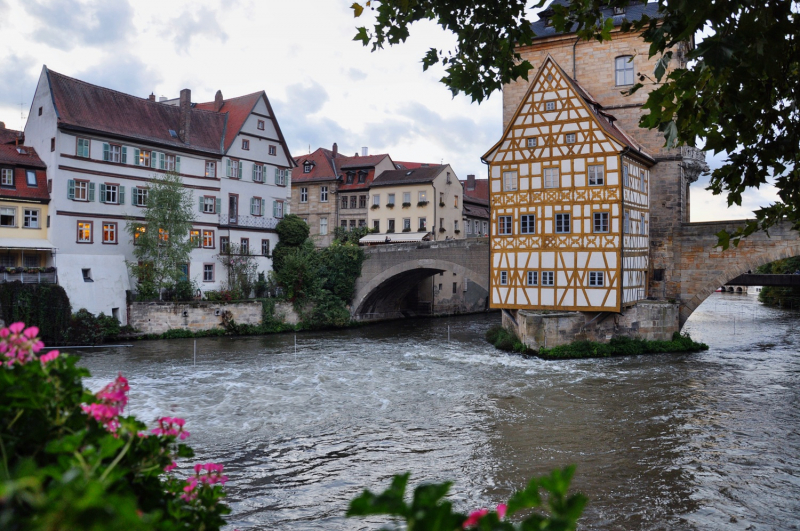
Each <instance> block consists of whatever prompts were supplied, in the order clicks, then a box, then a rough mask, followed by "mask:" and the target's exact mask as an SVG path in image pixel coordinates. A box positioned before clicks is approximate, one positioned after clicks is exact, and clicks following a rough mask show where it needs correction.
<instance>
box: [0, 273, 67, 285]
mask: <svg viewBox="0 0 800 531" xmlns="http://www.w3.org/2000/svg"><path fill="white" fill-rule="evenodd" d="M16 281H20V282H22V283H23V284H56V283H57V282H58V274H57V271H50V272H47V273H43V272H41V271H36V272H33V273H10V272H8V271H4V272H3V273H0V282H16Z"/></svg>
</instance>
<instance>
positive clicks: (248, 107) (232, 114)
mask: <svg viewBox="0 0 800 531" xmlns="http://www.w3.org/2000/svg"><path fill="white" fill-rule="evenodd" d="M261 96H264V97H266V95H265V94H264V91H263V90H262V91H261V92H253V93H252V94H246V95H244V96H238V97H236V98H230V99H227V100H223V102H222V107H221V108H220V109H219V111H217V112H219V113H220V114H225V113H227V114H228V123H227V124H226V127H225V138H224V141H223V151H226V152H227V151H228V150H229V149H230V147H231V146H232V145H233V141H234V140H235V139H236V135H237V134H239V131H241V130H242V126H243V125H244V123H245V121H247V117H248V116H250V113H251V112H253V108H254V107H255V106H256V103H258V100H259V99H260V98H261ZM214 105H215V104H214V102H213V101H211V102H208V103H198V104H196V105H195V106H194V108H195V109H198V110H201V111H210V112H214ZM192 120H194V116H192Z"/></svg>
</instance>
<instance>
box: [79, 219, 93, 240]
mask: <svg viewBox="0 0 800 531" xmlns="http://www.w3.org/2000/svg"><path fill="white" fill-rule="evenodd" d="M78 243H92V222H91V221H79V222H78Z"/></svg>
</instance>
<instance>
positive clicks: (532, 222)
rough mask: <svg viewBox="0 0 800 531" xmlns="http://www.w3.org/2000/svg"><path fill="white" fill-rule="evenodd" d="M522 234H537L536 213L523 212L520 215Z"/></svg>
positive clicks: (520, 231) (520, 230)
mask: <svg viewBox="0 0 800 531" xmlns="http://www.w3.org/2000/svg"><path fill="white" fill-rule="evenodd" d="M519 233H520V234H536V216H535V215H534V214H522V215H521V216H520V217H519Z"/></svg>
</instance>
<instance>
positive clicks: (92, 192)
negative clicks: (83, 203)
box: [89, 183, 94, 201]
mask: <svg viewBox="0 0 800 531" xmlns="http://www.w3.org/2000/svg"><path fill="white" fill-rule="evenodd" d="M89 201H94V183H89Z"/></svg>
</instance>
